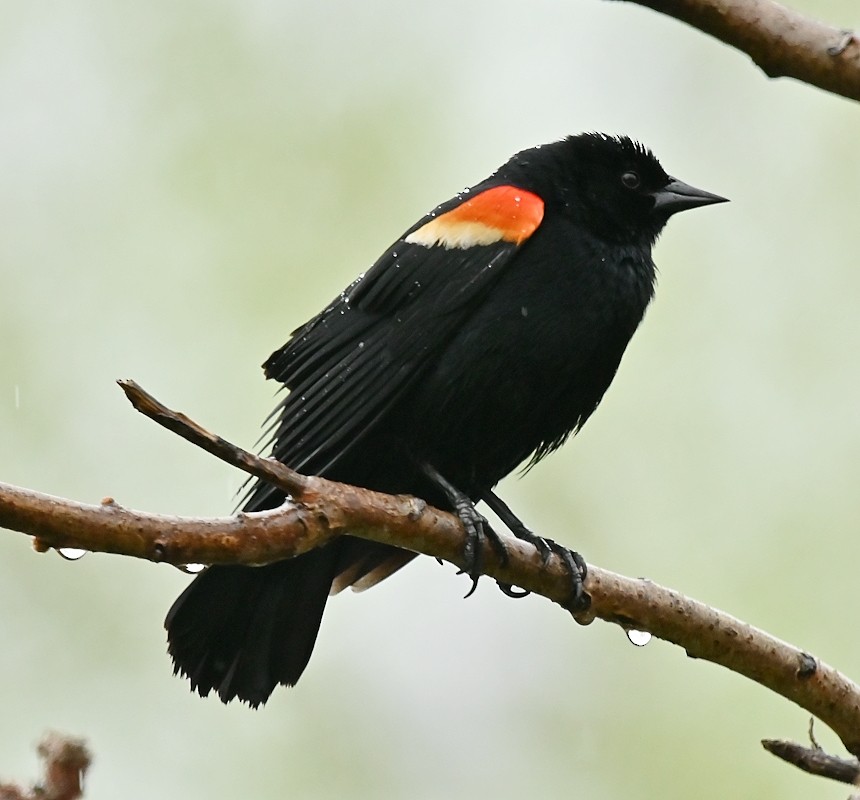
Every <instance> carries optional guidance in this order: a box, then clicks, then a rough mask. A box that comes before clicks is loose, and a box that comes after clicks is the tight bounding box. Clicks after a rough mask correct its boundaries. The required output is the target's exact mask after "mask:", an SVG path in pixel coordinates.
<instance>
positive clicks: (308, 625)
mask: <svg viewBox="0 0 860 800" xmlns="http://www.w3.org/2000/svg"><path fill="white" fill-rule="evenodd" d="M337 545H338V543H337V542H335V543H333V544H331V545H328V546H327V547H323V548H321V549H319V550H313V551H311V552H310V553H307V554H305V555H302V556H299V557H298V558H294V559H290V560H288V561H279V562H277V563H276V564H270V565H269V566H265V567H233V566H230V567H219V566H215V567H210V568H209V569H208V570H206V572H203V573H202V574H200V575H198V576H197V578H195V579H194V581H193V582H192V583H191V584H190V585H189V586H188V588H187V589H186V590H185V591H184V592H183V593H182V594H181V595H180V596H179V597H178V598H177V600H176V602H175V603H174V604H173V606H172V607H171V609H170V611H169V612H168V614H167V618H166V620H165V622H164V626H165V628H166V629H167V639H168V651H169V652H170V655H171V657H172V658H173V664H174V671H175V672H179V673H182V674H183V675H185V676H187V677H188V678H189V680H190V681H191V686H192V688H193V689H195V690H196V691H197V692H198V693H199V694H200V695H201V696H203V697H205V696H206V695H208V694H209V692H210V691H213V690H214V691H216V692H217V693H218V695H219V696H220V697H221V699H222V700H223V701H224V702H225V703H226V702H229V701H230V700H232V699H233V698H236V697H238V698H239V699H240V700H242V701H244V702H246V703H249V704H250V705H251V706H253V707H256V706H258V705H260V704H261V703H265V702H266V700H268V698H269V695H271V693H272V691H273V690H274V689H275V687H276V686H277V685H278V684H284V685H286V686H292V685H293V684H294V683H295V682H296V681H297V680H298V679H299V677H300V676H301V674H302V672H303V671H304V668H305V667H306V666H307V663H308V660H309V659H310V656H311V651H312V650H313V647H314V643H315V642H316V637H317V631H318V630H319V626H320V622H321V620H322V615H323V611H324V609H325V604H326V600H327V598H328V594H329V589H330V587H331V583H332V580H333V579H334V576H335V571H336V565H337V561H338V549H339V548H338V546H337Z"/></svg>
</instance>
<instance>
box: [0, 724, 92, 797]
mask: <svg viewBox="0 0 860 800" xmlns="http://www.w3.org/2000/svg"><path fill="white" fill-rule="evenodd" d="M37 752H38V753H39V757H40V758H41V759H42V761H43V762H44V767H43V768H44V771H45V777H44V779H43V780H42V783H41V784H39V785H36V786H34V787H33V788H32V789H29V790H26V791H25V790H23V789H19V788H18V787H17V786H15V785H14V784H7V783H4V784H0V800H77V799H78V798H79V797H82V796H83V782H84V775H85V774H86V771H87V769H88V768H89V766H90V764H91V763H92V756H91V755H90V753H89V750H88V749H87V746H86V745H85V744H84V742H83V740H81V739H73V738H71V737H69V736H63V735H62V734H59V733H49V734H47V735H46V736H45V738H44V739H42V741H41V742H40V743H39V746H38V748H37Z"/></svg>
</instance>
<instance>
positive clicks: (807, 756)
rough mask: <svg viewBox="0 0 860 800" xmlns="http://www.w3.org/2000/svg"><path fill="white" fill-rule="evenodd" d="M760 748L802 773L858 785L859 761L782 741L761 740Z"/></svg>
mask: <svg viewBox="0 0 860 800" xmlns="http://www.w3.org/2000/svg"><path fill="white" fill-rule="evenodd" d="M761 744H762V747H764V749H765V750H767V751H768V752H769V753H773V754H774V755H775V756H777V757H778V758H781V759H782V760H783V761H787V762H788V763H789V764H794V766H795V767H799V768H800V769H802V770H803V771H804V772H809V773H811V774H812V775H820V776H821V777H823V778H831V779H832V780H834V781H839V782H840V783H850V784H851V785H853V786H858V785H860V761H858V760H857V759H856V758H840V757H839V756H831V755H828V754H827V753H825V752H824V751H823V750H822V749H821V748H820V747H815V746H813V747H804V746H803V745H801V744H797V743H795V742H785V741H783V740H782V739H762V742H761Z"/></svg>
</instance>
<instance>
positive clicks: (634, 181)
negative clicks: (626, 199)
mask: <svg viewBox="0 0 860 800" xmlns="http://www.w3.org/2000/svg"><path fill="white" fill-rule="evenodd" d="M621 183H623V184H624V185H625V186H626V187H627V188H628V189H638V188H639V186H640V184H641V183H642V180H641V178H640V177H639V173H638V172H633V171H632V170H628V171H627V172H625V173H624V174H623V175H622V176H621Z"/></svg>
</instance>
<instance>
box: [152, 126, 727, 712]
mask: <svg viewBox="0 0 860 800" xmlns="http://www.w3.org/2000/svg"><path fill="white" fill-rule="evenodd" d="M724 199H725V198H722V197H719V196H717V195H714V194H711V193H709V192H705V191H702V190H700V189H695V188H693V187H691V186H688V185H687V184H685V183H682V182H681V181H678V180H675V179H674V178H672V177H670V176H669V175H667V174H666V172H665V171H664V170H663V168H662V167H661V166H660V163H659V162H658V161H657V159H656V158H655V157H654V156H653V155H652V154H651V152H650V151H649V150H647V149H645V148H644V147H643V146H642V145H640V144H638V143H636V142H633V141H632V140H630V139H628V138H626V137H618V138H616V137H611V136H607V135H603V134H593V133H589V134H582V135H579V136H571V137H568V138H566V139H564V140H562V141H559V142H554V143H552V144H547V145H543V146H540V147H534V148H532V149H530V150H523V151H522V152H520V153H517V154H516V155H515V156H513V157H512V158H511V159H510V160H509V161H508V162H507V163H505V164H504V165H502V166H501V167H500V168H499V169H498V170H497V171H496V172H495V173H493V175H491V176H490V177H489V178H487V179H486V180H484V181H481V182H480V183H478V184H476V185H475V186H473V187H471V188H470V189H466V190H464V191H463V192H461V193H460V194H458V195H457V196H456V197H454V198H453V199H451V200H449V201H447V202H446V203H443V204H442V205H440V206H438V207H437V208H436V209H435V210H433V211H432V212H430V213H429V214H428V215H427V216H425V217H424V218H423V219H421V220H419V221H418V222H417V223H416V224H415V225H414V226H413V227H412V228H410V229H409V230H408V231H406V233H404V234H403V236H401V237H400V238H399V239H398V240H397V241H396V242H395V243H394V244H393V245H392V246H391V247H389V248H388V250H386V251H385V253H383V254H382V256H381V257H380V258H379V260H378V261H377V262H376V263H375V264H374V265H373V266H372V267H371V268H370V269H369V270H368V271H367V272H366V273H365V274H363V275H362V276H360V277H359V278H358V279H357V280H356V281H355V282H354V283H352V284H351V285H350V286H349V287H348V288H347V289H346V290H345V291H344V292H342V293H341V294H340V295H339V296H338V297H337V298H335V300H334V301H333V302H332V303H331V304H330V305H329V306H328V307H327V308H326V309H324V310H323V311H322V312H321V313H320V314H318V315H317V316H315V317H314V318H313V319H311V320H310V321H309V322H308V323H306V324H305V325H303V326H302V327H300V328H298V329H297V330H296V331H294V332H293V334H292V336H291V338H290V340H289V341H288V342H287V343H286V344H285V345H284V346H283V347H282V348H281V349H280V350H278V351H276V352H275V353H273V354H272V356H271V357H270V358H269V359H268V360H267V361H266V363H265V364H264V369H265V372H266V377H267V378H272V379H274V380H276V381H280V382H281V383H282V384H284V385H285V386H286V387H287V388H288V389H289V393H288V394H287V395H286V396H285V398H284V399H283V400H282V401H281V403H280V404H279V406H278V408H276V409H275V412H273V415H276V416H275V422H274V423H273V427H274V436H273V440H272V441H273V447H272V454H273V456H274V457H275V458H277V459H279V460H280V461H282V462H284V463H285V464H287V465H289V466H290V467H292V468H293V469H296V470H298V471H300V472H304V473H306V474H313V475H321V476H324V477H326V478H330V479H332V480H336V481H342V482H345V483H351V484H355V485H358V486H363V487H367V488H370V489H375V490H378V491H382V492H388V493H392V494H394V493H408V494H414V495H417V496H419V497H422V498H424V499H425V500H427V501H428V502H430V503H432V504H434V505H436V506H439V507H442V508H448V509H452V510H456V511H457V512H458V513H459V514H460V516H461V519H463V520H464V524H465V525H466V526H467V530H468V531H469V532H470V535H471V538H472V540H473V545H475V544H477V543H479V542H480V537H481V527H482V520H481V518H480V516H478V515H477V512H474V506H473V503H476V502H478V501H481V500H483V501H485V502H487V503H488V505H489V506H490V507H491V508H493V509H494V510H496V511H497V512H499V513H500V516H501V518H502V519H503V521H505V522H506V524H508V525H509V527H511V528H512V530H513V532H514V533H515V534H517V535H520V536H522V537H523V538H529V534H528V532H527V531H526V529H525V528H524V527H523V526H522V524H521V523H519V522H518V521H517V520H516V518H515V517H513V515H512V514H511V513H510V512H509V511H508V509H507V508H506V507H505V506H504V504H503V503H502V502H501V501H500V500H499V499H498V498H497V497H496V496H495V495H494V494H493V493H492V490H493V487H494V486H495V485H496V484H497V483H498V482H499V481H500V480H501V479H502V478H503V477H504V476H505V475H507V474H508V473H510V472H511V471H512V470H514V469H515V468H516V467H517V466H518V465H520V464H522V463H524V462H527V463H528V464H529V465H530V464H533V463H535V462H537V461H539V460H540V459H541V458H543V457H544V456H545V455H547V454H548V453H550V452H552V451H553V450H555V449H556V448H557V447H559V446H560V445H561V444H562V443H563V442H564V441H565V440H566V439H567V437H568V436H570V434H571V433H574V432H575V431H577V430H578V429H579V428H581V427H582V425H583V424H584V423H585V421H586V420H587V419H588V418H589V416H591V414H592V412H593V411H594V409H595V408H596V407H597V404H598V403H599V402H600V400H601V398H602V397H603V393H604V392H605V391H606V389H607V387H608V386H609V384H610V382H611V381H612V378H613V376H614V375H615V371H616V369H617V368H618V364H619V362H620V360H621V356H622V354H623V353H624V349H625V347H626V346H627V343H628V341H629V340H630V337H631V336H632V335H633V332H634V331H635V330H636V328H637V326H638V325H639V323H640V321H641V320H642V317H643V315H644V313H645V309H646V307H647V305H648V303H649V301H650V300H651V297H652V296H653V293H654V262H653V261H652V260H651V247H652V245H653V244H654V241H655V240H656V238H657V236H658V234H659V233H660V231H661V230H662V228H663V226H664V225H665V224H666V221H667V220H668V219H669V217H670V216H671V215H672V214H674V213H676V212H678V211H683V210H685V209H689V208H696V207H697V206H704V205H708V204H711V203H720V202H723V201H724ZM283 500H284V495H283V494H282V493H281V492H280V490H278V489H275V488H273V487H272V486H270V485H268V484H266V483H262V482H258V483H256V484H255V485H254V486H253V487H252V489H251V491H250V493H249V496H248V498H247V502H246V503H245V506H244V509H245V510H246V511H260V510H262V509H268V508H273V507H275V506H278V505H279V504H280V503H282V502H283ZM484 532H485V533H488V534H489V533H490V531H489V529H488V528H487V529H485V531H484ZM532 538H533V539H534V540H536V544H538V546H540V547H541V548H542V549H544V550H546V548H547V547H548V545H546V544H544V542H543V541H542V540H537V537H532ZM553 544H554V543H553ZM478 550H479V548H477V549H475V550H474V552H473V553H472V559H473V564H474V561H475V560H476V559H477V557H478V555H479V552H478ZM566 552H569V551H566ZM414 557H415V554H414V553H411V552H407V551H404V550H399V549H397V548H393V547H390V546H386V545H379V544H375V543H371V542H367V541H363V540H360V539H356V538H353V537H348V536H347V537H342V538H340V539H338V540H336V541H334V542H332V543H331V544H329V545H327V546H325V547H322V548H320V549H318V550H314V551H312V552H309V553H307V554H305V555H302V556H299V557H298V558H295V559H291V560H288V561H281V562H278V563H276V564H272V565H270V566H266V567H232V566H230V567H227V566H215V567H211V568H209V569H208V570H206V571H205V572H203V573H202V574H201V575H199V576H198V577H197V578H195V580H194V581H193V583H191V585H190V586H189V587H188V588H187V589H186V590H185V591H184V592H183V593H182V595H181V596H180V597H179V598H178V599H177V600H176V602H175V603H174V604H173V607H172V608H171V609H170V612H169V613H168V616H167V620H166V622H165V626H166V628H167V631H168V641H169V651H170V654H171V656H172V657H173V661H174V666H175V671H176V672H180V673H182V674H183V675H186V676H187V677H188V678H189V679H190V681H191V685H192V687H193V688H194V689H196V690H197V691H198V692H199V693H200V694H201V695H203V696H206V695H207V694H208V693H209V692H210V691H211V690H215V691H216V692H217V693H218V694H219V695H220V697H221V699H222V700H223V701H224V702H227V701H229V700H232V699H233V698H234V697H238V698H239V699H240V700H243V701H246V702H248V703H249V704H251V705H252V706H257V705H259V704H260V703H263V702H265V701H266V700H267V699H268V697H269V696H270V695H271V693H272V691H273V690H274V688H275V687H276V686H277V685H278V684H279V683H280V684H284V685H287V686H291V685H293V684H294V683H295V682H296V681H297V680H298V679H299V676H300V675H301V674H302V671H303V670H304V668H305V666H306V665H307V662H308V659H309V658H310V655H311V651H312V649H313V646H314V642H315V641H316V637H317V631H318V629H319V625H320V621H321V619H322V614H323V609H324V608H325V604H326V600H327V598H328V596H329V593H330V591H331V590H332V589H334V590H339V589H341V588H343V587H344V586H349V585H355V586H357V587H359V588H363V587H366V586H369V585H372V584H374V583H376V582H378V581H379V580H382V579H383V578H385V577H387V576H388V575H390V574H391V573H392V572H394V571H395V570H397V569H399V568H400V567H402V566H403V565H404V564H406V563H407V562H409V561H410V560H411V559H412V558H414ZM568 560H569V561H571V558H570V556H569V558H568ZM580 564H581V562H580V561H579V560H578V559H577V560H576V564H573V563H572V564H571V566H572V568H573V569H574V572H573V574H572V578H573V582H574V587H575V588H576V584H577V580H578V579H579V578H580V577H581V576H580V574H579V573H578V572H576V568H578V565H580ZM475 571H477V568H476V570H475Z"/></svg>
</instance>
